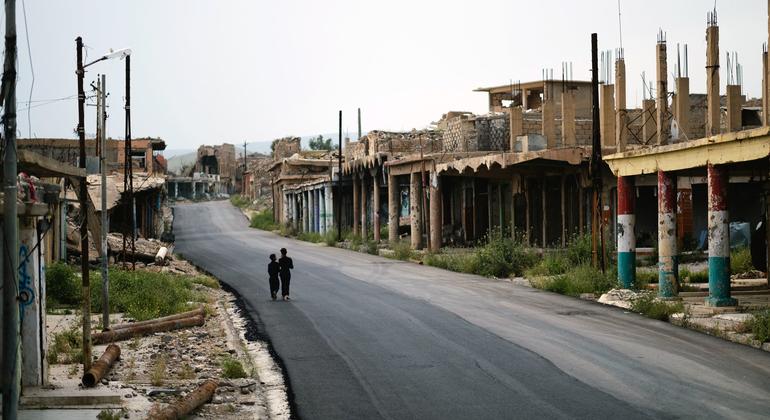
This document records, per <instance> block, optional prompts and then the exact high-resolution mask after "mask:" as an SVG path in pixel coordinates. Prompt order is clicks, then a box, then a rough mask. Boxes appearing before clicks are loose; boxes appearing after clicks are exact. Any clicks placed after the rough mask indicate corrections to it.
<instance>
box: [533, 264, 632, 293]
mask: <svg viewBox="0 0 770 420" xmlns="http://www.w3.org/2000/svg"><path fill="white" fill-rule="evenodd" d="M531 282H532V285H533V286H535V287H537V288H539V289H543V290H547V291H549V292H554V293H560V294H563V295H568V296H575V297H577V296H580V295H581V294H583V293H594V294H600V293H604V292H607V291H609V290H610V289H612V288H615V287H617V283H618V280H617V276H616V270H615V269H614V267H612V266H610V267H608V268H607V270H605V272H604V273H602V272H601V270H598V269H596V268H594V267H592V266H591V265H589V264H582V265H579V266H577V267H574V268H572V269H571V270H569V271H568V272H566V273H564V274H559V275H556V276H550V277H536V278H534V279H532V280H531Z"/></svg>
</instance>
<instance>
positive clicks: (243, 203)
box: [230, 194, 251, 209]
mask: <svg viewBox="0 0 770 420" xmlns="http://www.w3.org/2000/svg"><path fill="white" fill-rule="evenodd" d="M230 203H232V205H234V206H235V207H238V208H241V209H245V208H246V207H249V205H251V201H250V200H249V199H248V198H247V197H244V196H242V195H240V194H233V195H231V196H230Z"/></svg>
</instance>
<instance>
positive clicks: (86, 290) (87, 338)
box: [75, 37, 91, 371]
mask: <svg viewBox="0 0 770 420" xmlns="http://www.w3.org/2000/svg"><path fill="white" fill-rule="evenodd" d="M75 43H76V45H77V59H78V63H77V66H78V67H77V76H78V129H77V131H78V139H79V143H80V162H79V163H80V165H79V166H80V167H81V168H82V169H85V168H86V132H85V110H84V108H85V102H86V94H85V92H84V91H83V77H84V76H85V70H84V69H83V39H82V38H81V37H77V39H75ZM79 187H80V216H81V217H80V219H81V220H80V272H81V276H82V285H83V307H82V311H83V370H84V371H88V369H91V280H90V278H89V267H88V259H89V255H88V254H89V251H88V185H87V182H86V179H81V180H80V185H79Z"/></svg>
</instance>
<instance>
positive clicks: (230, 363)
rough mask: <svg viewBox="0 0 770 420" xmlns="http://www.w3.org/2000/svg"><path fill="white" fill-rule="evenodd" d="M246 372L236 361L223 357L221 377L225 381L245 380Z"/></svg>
mask: <svg viewBox="0 0 770 420" xmlns="http://www.w3.org/2000/svg"><path fill="white" fill-rule="evenodd" d="M247 376H248V375H246V371H245V370H244V369H243V365H242V364H241V362H240V361H238V360H237V359H234V358H232V357H225V358H223V359H222V377H223V378H227V379H237V378H245V377H247Z"/></svg>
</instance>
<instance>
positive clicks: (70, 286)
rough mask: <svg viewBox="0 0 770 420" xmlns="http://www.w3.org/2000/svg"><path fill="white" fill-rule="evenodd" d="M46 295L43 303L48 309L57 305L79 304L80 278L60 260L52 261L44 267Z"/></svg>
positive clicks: (69, 305)
mask: <svg viewBox="0 0 770 420" xmlns="http://www.w3.org/2000/svg"><path fill="white" fill-rule="evenodd" d="M45 282H46V297H45V304H46V307H47V308H48V309H54V308H58V307H62V306H65V307H72V306H77V305H79V304H80V301H81V291H82V290H83V289H82V287H81V284H80V278H78V277H77V276H76V275H75V270H73V269H72V267H70V266H69V265H67V264H65V263H62V262H54V263H52V264H49V265H48V266H46V269H45Z"/></svg>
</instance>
